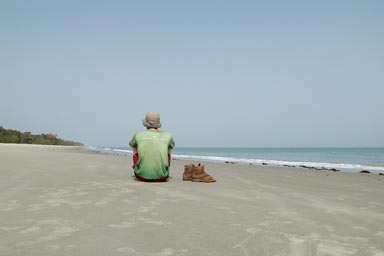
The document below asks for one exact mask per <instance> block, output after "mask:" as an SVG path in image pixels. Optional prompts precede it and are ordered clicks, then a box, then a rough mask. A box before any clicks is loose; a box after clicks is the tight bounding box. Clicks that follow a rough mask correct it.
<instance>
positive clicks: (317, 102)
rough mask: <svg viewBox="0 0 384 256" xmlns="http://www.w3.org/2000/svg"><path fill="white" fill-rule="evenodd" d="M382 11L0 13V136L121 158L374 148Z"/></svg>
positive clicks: (379, 7) (266, 8)
mask: <svg viewBox="0 0 384 256" xmlns="http://www.w3.org/2000/svg"><path fill="white" fill-rule="evenodd" d="M383 13H384V2H383V1H317V2H315V1H264V2H259V1H1V2H0V56H1V57H0V90H1V94H0V95H1V96H0V125H2V126H4V127H5V128H12V129H18V130H22V131H31V132H33V133H47V132H53V133H57V134H58V135H59V136H60V137H62V138H65V139H72V140H77V141H81V142H83V143H85V144H87V145H94V146H126V145H127V144H128V141H129V139H130V138H131V136H132V135H133V134H134V133H135V132H137V131H139V130H141V129H143V126H142V125H141V119H142V118H143V117H144V115H145V113H146V112H148V111H156V112H159V113H160V115H161V118H162V123H163V129H164V130H167V131H170V132H172V134H173V136H174V138H175V141H176V145H177V146H254V147H279V146H282V147H289V146H322V147H324V146H346V147H348V146H384V132H383V131H384V100H383V99H384V15H383Z"/></svg>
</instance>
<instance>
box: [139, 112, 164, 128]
mask: <svg viewBox="0 0 384 256" xmlns="http://www.w3.org/2000/svg"><path fill="white" fill-rule="evenodd" d="M143 125H144V126H145V127H147V128H160V127H161V123H160V115H159V114H157V113H156V112H148V113H147V115H146V116H145V118H144V119H143Z"/></svg>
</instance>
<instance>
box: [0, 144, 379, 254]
mask: <svg viewBox="0 0 384 256" xmlns="http://www.w3.org/2000/svg"><path fill="white" fill-rule="evenodd" d="M185 163H186V162H185V161H180V160H175V161H173V162H172V168H171V176H172V179H171V180H170V181H169V182H167V183H156V184H152V183H141V182H138V181H135V180H134V179H133V178H132V171H131V168H130V166H131V165H132V161H131V159H130V158H129V157H123V156H115V155H105V154H97V153H91V152H86V151H84V150H83V149H82V148H78V147H59V146H32V145H11V144H0V255H220V256H221V255H323V256H329V255H359V256H360V255H374V256H380V255H384V242H383V241H384V197H383V195H384V177H383V176H379V175H377V174H359V173H342V172H330V171H317V170H307V169H301V168H299V169H298V168H283V167H281V168H279V167H270V166H247V165H233V164H212V163H206V171H207V172H208V173H209V174H212V175H213V176H215V177H216V178H217V182H215V183H212V184H205V183H197V182H190V181H182V180H181V177H182V171H183V165H184V164H185Z"/></svg>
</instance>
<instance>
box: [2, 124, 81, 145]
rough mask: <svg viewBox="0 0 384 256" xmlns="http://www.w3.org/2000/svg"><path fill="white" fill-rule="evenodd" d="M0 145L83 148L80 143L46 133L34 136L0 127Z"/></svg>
mask: <svg viewBox="0 0 384 256" xmlns="http://www.w3.org/2000/svg"><path fill="white" fill-rule="evenodd" d="M0 143H24V144H40V145H62V146H83V144H82V143H80V142H75V141H69V140H63V139H60V138H58V137H57V135H56V134H51V133H48V134H38V135H34V134H31V133H30V132H19V131H16V130H10V129H5V128H3V127H2V126H0Z"/></svg>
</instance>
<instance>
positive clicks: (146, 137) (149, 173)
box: [129, 130, 175, 179]
mask: <svg viewBox="0 0 384 256" xmlns="http://www.w3.org/2000/svg"><path fill="white" fill-rule="evenodd" d="M129 145H130V146H131V147H135V148H137V152H138V154H139V161H138V162H137V164H136V166H135V173H136V174H137V175H139V176H140V177H143V178H145V179H160V178H163V177H166V176H168V174H169V164H168V149H173V148H174V147H175V142H174V141H173V138H172V135H171V134H170V133H169V132H163V131H160V130H145V131H141V132H138V133H136V134H135V135H134V136H133V138H132V139H131V141H130V142H129Z"/></svg>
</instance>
